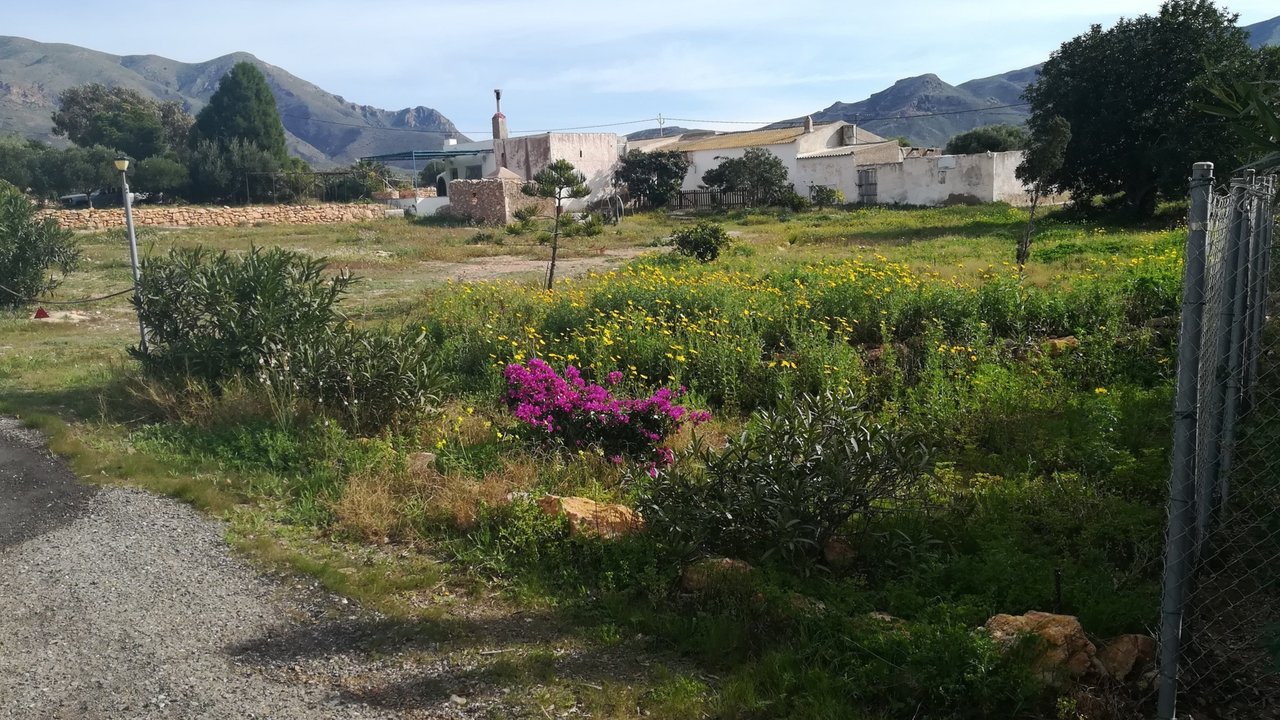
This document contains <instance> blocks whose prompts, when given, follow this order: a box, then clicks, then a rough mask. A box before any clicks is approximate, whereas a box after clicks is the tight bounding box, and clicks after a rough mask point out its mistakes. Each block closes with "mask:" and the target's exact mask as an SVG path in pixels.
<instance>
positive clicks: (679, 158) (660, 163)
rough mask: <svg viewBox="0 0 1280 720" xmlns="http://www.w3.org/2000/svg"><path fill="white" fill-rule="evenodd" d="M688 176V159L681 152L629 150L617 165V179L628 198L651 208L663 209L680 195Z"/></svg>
mask: <svg viewBox="0 0 1280 720" xmlns="http://www.w3.org/2000/svg"><path fill="white" fill-rule="evenodd" d="M687 172H689V159H688V158H687V157H685V154H684V153H682V152H679V151H676V150H659V151H657V152H641V151H639V150H632V151H630V152H628V153H627V154H626V155H625V156H623V158H622V162H621V163H619V165H618V172H617V178H618V182H620V183H622V184H623V185H624V186H625V187H626V188H627V192H628V193H629V194H630V195H631V197H633V198H635V199H637V200H642V201H644V202H646V203H648V204H649V205H650V206H651V207H662V206H663V205H666V204H667V202H668V201H670V200H671V198H672V197H674V196H675V194H676V193H678V192H680V185H681V184H683V183H684V176H685V174H686V173H687Z"/></svg>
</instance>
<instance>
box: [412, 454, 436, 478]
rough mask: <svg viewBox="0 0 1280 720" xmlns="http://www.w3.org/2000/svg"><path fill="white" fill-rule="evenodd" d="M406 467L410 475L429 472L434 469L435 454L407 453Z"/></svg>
mask: <svg viewBox="0 0 1280 720" xmlns="http://www.w3.org/2000/svg"><path fill="white" fill-rule="evenodd" d="M407 465H408V467H409V472H411V473H415V474H421V473H426V472H431V471H433V470H435V469H436V454H435V453H433V452H416V453H409V458H408V463H407Z"/></svg>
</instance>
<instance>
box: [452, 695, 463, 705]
mask: <svg viewBox="0 0 1280 720" xmlns="http://www.w3.org/2000/svg"><path fill="white" fill-rule="evenodd" d="M449 704H450V705H456V706H458V707H464V706H465V705H466V704H467V699H466V698H464V697H462V696H461V695H450V696H449Z"/></svg>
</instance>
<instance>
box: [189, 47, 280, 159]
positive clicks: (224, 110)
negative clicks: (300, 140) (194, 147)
mask: <svg viewBox="0 0 1280 720" xmlns="http://www.w3.org/2000/svg"><path fill="white" fill-rule="evenodd" d="M192 138H193V141H195V142H199V141H200V140H207V141H210V142H212V143H215V144H216V145H218V146H219V147H223V148H226V147H228V146H229V144H230V143H231V142H232V141H233V140H239V141H241V142H244V143H249V144H251V145H254V146H256V147H257V148H259V149H260V150H262V151H264V152H266V153H267V154H268V155H270V156H271V157H273V158H275V159H276V161H277V162H280V163H283V162H285V160H286V158H287V157H288V151H287V150H286V148H285V142H284V126H283V125H281V124H280V113H279V112H278V111H277V110H276V100H275V97H274V96H272V94H271V88H270V87H269V86H268V85H267V78H266V77H264V76H263V74H262V71H260V70H258V68H256V67H254V65H253V64H252V63H248V62H238V63H236V64H235V65H234V66H233V67H232V68H231V71H230V72H228V73H227V74H226V75H225V76H224V77H223V78H222V81H221V82H220V83H218V89H217V91H216V92H214V93H213V97H211V98H209V104H208V105H206V106H205V107H204V109H203V110H201V111H200V113H199V114H198V115H196V124H195V127H194V128H193V132H192Z"/></svg>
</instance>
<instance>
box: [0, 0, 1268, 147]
mask: <svg viewBox="0 0 1280 720" xmlns="http://www.w3.org/2000/svg"><path fill="white" fill-rule="evenodd" d="M1159 5H1160V3H1159V2H1158V0H1069V1H1067V2H1064V1H1062V0H984V1H982V2H974V1H973V0H899V1H898V2H884V1H883V0H877V1H876V2H865V1H858V0H842V1H838V2H832V1H828V0H808V1H807V2H795V1H794V0H790V1H789V0H770V1H769V2H758V1H755V0H751V1H746V2H730V1H727V0H684V1H683V2H675V1H671V0H647V1H646V2H644V3H634V2H610V0H539V1H533V0H452V1H449V2H445V1H441V0H411V1H410V2H394V1H393V2H379V3H368V2H356V1H355V0H347V1H346V2H337V1H336V0H255V1H252V2H246V1H244V0H218V1H217V2H215V3H203V2H201V3H187V2H178V1H176V0H168V1H165V2H159V1H157V0H131V2H128V3H123V4H119V3H105V4H104V3H102V2H63V3H59V4H58V7H59V11H58V12H50V10H49V7H50V6H49V5H47V4H44V3H32V2H28V1H27V0H0V34H3V35H17V36H21V37H26V38H30V39H33V40H38V41H41V42H63V43H71V44H73V45H81V46H84V47H88V48H92V49H94V50H101V51H103V52H109V53H113V54H117V55H129V54H155V55H162V56H165V57H169V58H172V59H175V60H180V61H184V62H201V61H204V60H209V59H212V58H214V57H218V56H220V55H225V54H227V53H231V52H235V51H246V52H250V53H253V54H254V55H256V56H257V57H259V58H261V59H262V60H264V61H266V62H268V63H271V64H272V65H276V66H279V67H281V68H284V69H285V70H287V71H289V72H290V73H293V74H294V75H297V76H298V77H301V78H303V79H304V80H308V81H310V82H312V83H315V84H316V85H319V86H320V87H322V88H324V89H325V90H328V91H329V92H332V93H335V94H338V95H341V96H343V97H344V98H346V99H347V100H349V101H352V102H357V103H361V104H366V105H373V106H376V107H381V108H385V109H390V110H396V109H400V108H404V107H412V106H417V105H425V106H428V107H432V108H435V109H436V110H439V111H440V112H442V113H444V115H445V116H447V117H448V118H449V119H451V120H453V121H454V123H455V124H456V125H457V126H458V128H459V129H461V130H462V131H463V132H464V133H466V134H468V135H471V136H472V137H484V136H486V135H487V134H488V132H489V130H488V128H489V118H490V117H491V115H492V114H493V89H494V88H502V90H503V111H504V112H505V114H506V115H507V118H508V123H509V126H510V128H511V130H512V131H513V132H515V133H521V132H534V131H541V130H548V129H560V128H568V127H581V126H592V125H606V124H607V125H608V127H602V128H600V129H601V130H602V131H613V132H618V133H620V134H622V133H627V132H632V131H634V130H639V129H643V128H648V127H656V126H657V121H656V118H657V117H658V116H659V115H661V116H663V117H664V118H669V120H668V121H667V126H668V127H670V126H675V125H680V126H685V127H690V126H692V127H710V128H718V129H735V128H736V129H742V128H745V127H750V126H751V125H750V124H751V123H764V122H770V121H774V120H779V119H784V118H790V117H796V116H800V115H804V114H806V113H810V112H815V111H817V110H820V109H822V108H825V107H827V106H828V105H830V104H831V103H833V102H836V101H846V102H854V101H857V100H861V99H863V98H865V97H866V96H867V95H869V94H871V93H873V92H876V91H878V90H881V89H884V88H885V87H888V86H889V85H891V84H893V82H894V81H895V80H898V79H900V78H904V77H910V76H913V75H921V74H924V73H934V74H936V75H938V76H939V77H941V78H942V79H943V80H945V81H947V82H950V83H952V84H958V83H961V82H964V81H966V80H971V79H974V78H979V77H985V76H988V75H995V74H999V73H1002V72H1006V71H1009V70H1014V69H1017V68H1022V67H1026V66H1028V65H1034V64H1036V63H1038V62H1042V61H1043V60H1044V59H1046V58H1047V57H1048V55H1049V53H1050V52H1052V51H1053V50H1054V49H1055V48H1057V47H1058V46H1059V45H1060V44H1061V43H1062V42H1063V41H1065V40H1068V39H1070V38H1071V37H1073V36H1075V35H1077V34H1079V33H1081V32H1084V31H1086V30H1088V28H1089V26H1090V25H1091V24H1093V23H1100V24H1102V25H1104V26H1106V25H1110V24H1111V23H1113V22H1115V20H1116V19H1118V18H1119V17H1122V16H1127V17H1133V16H1135V15H1139V14H1142V13H1153V12H1155V11H1157V10H1158V9H1159ZM1226 5H1227V7H1228V8H1230V9H1231V10H1232V11H1234V12H1237V13H1239V14H1240V24H1241V25H1247V24H1251V23H1255V22H1259V21H1262V20H1267V19H1270V18H1272V17H1275V16H1276V15H1277V14H1280V5H1277V3H1276V2H1275V0H1235V1H1234V2H1230V3H1226ZM215 8H216V11H215V10H214V9H215ZM117 10H120V11H121V12H117ZM0 80H3V78H0ZM634 121H639V122H634ZM712 121H715V122H712ZM615 123H616V125H615ZM623 123H625V124H623Z"/></svg>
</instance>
